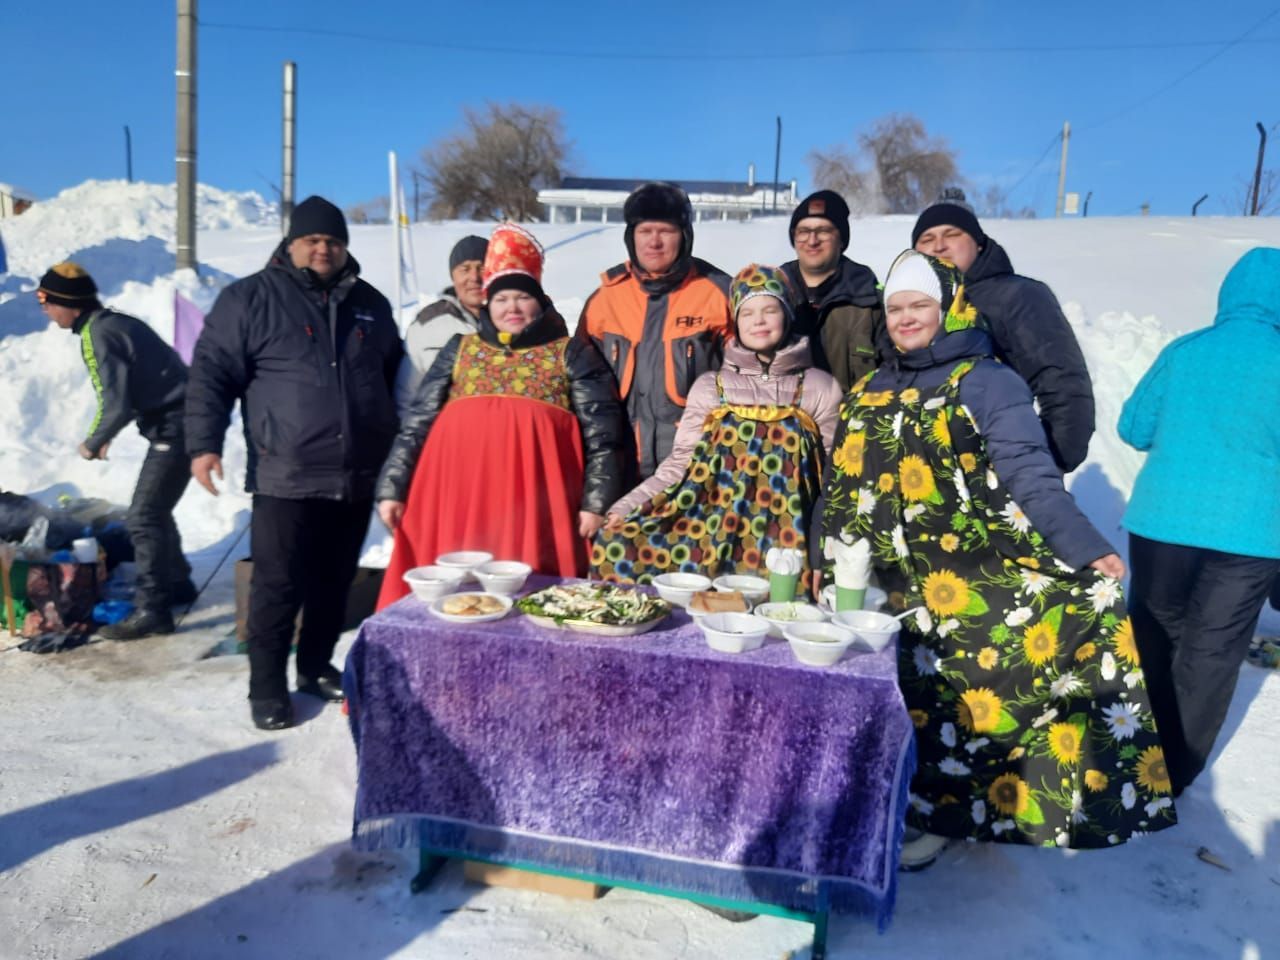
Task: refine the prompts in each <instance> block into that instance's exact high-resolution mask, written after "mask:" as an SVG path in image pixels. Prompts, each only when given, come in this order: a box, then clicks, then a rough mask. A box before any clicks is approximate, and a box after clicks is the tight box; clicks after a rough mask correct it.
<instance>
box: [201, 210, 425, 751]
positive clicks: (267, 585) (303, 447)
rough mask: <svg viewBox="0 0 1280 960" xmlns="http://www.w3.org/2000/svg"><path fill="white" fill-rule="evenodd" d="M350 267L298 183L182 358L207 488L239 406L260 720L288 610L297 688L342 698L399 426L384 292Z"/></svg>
mask: <svg viewBox="0 0 1280 960" xmlns="http://www.w3.org/2000/svg"><path fill="white" fill-rule="evenodd" d="M359 272H360V267H359V265H358V264H357V263H356V261H355V258H354V257H352V256H350V255H349V254H348V252H347V224H346V220H345V219H344V218H343V216H342V211H340V210H339V209H338V208H337V207H335V206H334V205H333V204H331V203H329V202H328V201H327V200H324V199H322V198H320V197H309V198H307V199H306V200H304V201H303V202H302V203H300V204H298V206H297V207H296V208H295V209H294V211H293V217H292V219H291V221H290V226H289V232H288V236H287V237H286V238H285V239H284V240H283V241H282V242H281V244H280V246H279V247H278V248H277V250H276V252H275V253H274V254H273V256H272V257H271V261H270V262H269V263H268V264H267V266H266V268H265V269H264V270H261V271H259V272H258V273H255V274H253V275H252V276H249V277H246V278H244V279H242V280H238V281H236V282H235V283H233V284H231V285H230V286H229V287H227V288H226V289H225V290H223V291H222V293H221V294H220V295H219V296H218V300H217V302H216V303H215V304H214V306H213V310H212V311H211V312H210V314H209V316H208V318H207V319H206V320H205V326H204V331H203V332H202V333H201V335H200V340H199V341H198V342H197V344H196V351H195V356H194V358H193V360H192V364H191V380H190V383H189V385H188V388H187V409H186V428H187V451H188V453H189V454H190V455H191V472H192V475H193V476H194V477H195V478H196V481H197V482H198V483H200V485H201V486H203V487H204V488H205V489H207V490H208V491H209V492H210V493H212V494H214V495H217V492H218V490H217V487H216V486H215V485H214V482H213V477H214V475H216V476H217V477H218V479H221V478H222V443H223V437H224V435H225V433H226V429H227V425H228V423H229V421H230V417H231V410H232V407H233V406H234V405H235V402H236V401H237V400H239V401H240V407H241V414H242V417H243V420H244V430H245V441H246V444H247V446H248V449H249V469H248V475H247V477H246V480H245V487H246V489H247V490H248V491H249V492H250V493H252V494H253V517H252V520H251V527H250V530H251V537H252V543H251V552H252V554H253V576H252V578H251V580H250V585H249V615H248V622H247V628H248V642H249V700H250V706H251V709H252V715H253V721H254V723H255V724H256V725H257V726H258V727H259V728H261V729H264V730H278V729H281V728H284V727H287V726H290V725H291V724H292V723H293V709H292V706H291V704H290V702H289V688H288V681H287V676H286V668H287V666H288V660H289V647H290V644H291V642H292V640H293V635H294V623H295V620H296V618H297V615H298V611H299V609H301V611H302V629H301V632H300V633H299V635H298V656H297V673H298V690H299V692H302V693H308V694H311V695H312V696H316V697H320V698H321V699H324V700H330V701H338V700H341V699H342V682H341V680H342V678H341V674H340V673H339V671H338V670H337V669H336V668H335V667H334V666H333V665H332V663H331V662H330V658H331V657H332V656H333V649H334V646H335V645H336V644H337V641H338V634H339V631H340V628H341V624H342V620H343V613H344V607H345V604H346V597H347V591H348V589H349V588H350V585H351V580H352V578H353V577H354V576H355V571H356V564H357V563H358V561H359V555H360V547H361V545H362V544H363V542H364V536H365V532H366V531H367V529H368V524H369V517H370V514H371V512H372V508H373V487H374V483H375V481H376V480H377V478H378V471H379V470H380V469H381V467H382V461H383V460H384V459H385V457H386V455H387V451H388V450H389V449H390V447H391V441H392V439H393V438H394V437H395V434H396V427H397V419H396V407H395V381H396V371H397V368H398V367H399V365H400V360H401V358H402V356H403V354H404V349H403V346H402V344H401V342H400V336H399V333H398V332H397V330H396V324H395V320H394V319H393V316H392V312H391V305H390V304H389V303H388V302H387V299H386V297H384V296H382V294H380V293H378V291H377V290H375V289H374V288H373V287H371V286H370V285H369V284H368V283H366V282H364V281H363V280H361V279H360V278H359Z"/></svg>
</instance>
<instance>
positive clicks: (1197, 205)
mask: <svg viewBox="0 0 1280 960" xmlns="http://www.w3.org/2000/svg"><path fill="white" fill-rule="evenodd" d="M1208 199H1209V195H1208V194H1207V193H1206V194H1203V195H1202V196H1201V197H1200V199H1199V200H1197V201H1196V202H1195V203H1193V204H1192V205H1191V215H1192V216H1193V217H1194V216H1195V215H1196V210H1197V208H1199V206H1200V204H1202V203H1204V202H1205V201H1206V200H1208Z"/></svg>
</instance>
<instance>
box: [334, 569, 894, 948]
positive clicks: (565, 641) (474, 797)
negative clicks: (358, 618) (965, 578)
mask: <svg viewBox="0 0 1280 960" xmlns="http://www.w3.org/2000/svg"><path fill="white" fill-rule="evenodd" d="M547 582H551V581H549V580H547V579H546V578H534V579H533V580H531V582H530V584H529V587H530V589H537V588H539V587H541V586H543V585H545V584H546V583H547ZM345 685H346V689H347V692H348V697H349V702H350V704H351V720H352V724H351V726H352V733H353V736H354V737H355V742H356V750H357V757H358V788H357V792H356V808H355V823H354V839H355V843H356V844H357V846H359V847H361V848H362V849H376V848H379V847H386V846H407V845H418V844H421V845H422V846H425V847H429V848H434V849H445V850H451V851H455V852H459V853H462V854H470V855H474V856H477V857H482V858H485V859H489V860H496V861H500V862H518V861H522V862H531V863H537V864H541V865H543V866H546V867H551V868H557V869H562V870H568V871H576V872H579V873H586V874H593V875H600V876H607V877H611V878H613V879H615V880H619V881H621V880H630V881H632V882H637V883H644V884H650V885H653V886H660V887H666V888H670V889H675V890H681V891H684V892H686V893H690V894H694V895H696V894H699V893H701V894H709V895H713V896H718V897H725V898H730V899H740V900H757V901H766V902H771V903H775V904H779V905H782V906H786V907H790V908H792V909H796V910H811V911H812V910H816V909H826V908H830V909H833V910H838V911H842V912H849V913H860V914H863V915H867V916H870V917H873V918H874V919H875V920H876V921H877V922H878V923H879V924H880V925H881V926H882V927H883V925H884V924H886V923H887V922H888V919H889V917H890V915H891V913H892V909H893V898H894V893H895V889H896V885H895V880H896V876H897V856H898V850H899V847H900V845H901V823H902V811H903V807H904V804H905V802H906V791H907V784H908V781H909V779H910V775H911V772H912V770H911V768H912V765H913V763H914V749H913V739H912V730H911V722H910V720H909V718H908V716H907V713H906V710H905V708H904V706H903V702H902V698H901V696H900V695H899V692H898V686H897V680H896V670H895V659H894V651H893V649H892V647H890V648H889V649H888V650H886V651H885V652H883V653H879V654H853V655H849V656H846V658H845V659H844V660H843V661H841V662H840V663H839V664H837V665H836V666H834V667H829V668H818V667H808V666H805V665H803V664H800V663H799V662H797V661H796V660H795V658H794V657H793V656H792V654H791V651H790V648H789V647H788V646H787V644H786V643H784V642H780V641H770V642H769V643H767V644H766V645H765V646H764V647H763V648H762V649H760V650H756V651H752V652H749V653H744V654H738V655H732V654H723V653H718V652H716V651H713V650H711V649H710V648H708V647H707V645H706V643H705V642H704V641H703V639H702V634H701V632H700V631H699V630H698V628H697V627H695V626H693V624H692V623H691V621H690V619H689V617H688V615H687V614H685V613H684V612H683V611H677V612H676V613H674V614H673V615H672V617H671V619H670V620H669V621H667V622H666V623H665V624H664V625H663V627H662V628H661V629H657V630H654V631H652V632H650V633H647V634H644V635H641V636H638V637H628V638H618V639H612V638H597V637H592V636H586V635H583V634H577V633H569V632H564V631H551V630H546V629H543V628H540V627H537V626H535V625H533V624H532V623H530V622H529V621H528V619H527V618H525V617H523V616H521V615H520V614H518V613H516V612H513V613H512V614H511V615H509V616H508V617H507V618H505V619H503V620H498V621H493V622H489V623H481V624H466V625H455V624H452V623H447V622H445V621H442V620H440V619H438V618H436V617H434V616H432V615H431V613H430V612H428V610H427V608H426V606H425V605H424V604H422V603H419V602H418V601H416V600H414V599H413V598H407V599H405V600H402V601H400V602H399V603H397V604H395V605H394V606H391V607H389V608H387V609H386V610H384V611H382V612H381V613H379V614H378V615H377V616H375V617H372V618H371V619H369V620H367V621H366V622H365V624H364V626H363V627H362V628H361V630H360V634H359V637H358V638H357V640H356V642H355V645H354V646H353V647H352V650H351V654H350V656H349V658H348V660H347V669H346V677H345Z"/></svg>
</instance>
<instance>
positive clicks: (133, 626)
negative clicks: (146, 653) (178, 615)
mask: <svg viewBox="0 0 1280 960" xmlns="http://www.w3.org/2000/svg"><path fill="white" fill-rule="evenodd" d="M158 633H173V616H172V614H170V613H169V611H168V610H163V611H162V610H135V611H133V613H131V614H129V615H128V616H127V617H125V618H124V619H123V620H121V621H120V622H119V623H111V624H108V625H107V626H105V627H103V628H102V629H101V630H99V631H98V636H100V637H102V638H103V639H104V640H140V639H142V638H143V637H150V636H152V635H154V634H158Z"/></svg>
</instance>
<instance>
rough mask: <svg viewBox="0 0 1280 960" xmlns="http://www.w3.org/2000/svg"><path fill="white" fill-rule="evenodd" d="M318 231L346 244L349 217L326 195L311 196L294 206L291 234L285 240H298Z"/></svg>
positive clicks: (290, 226) (291, 218) (290, 225)
mask: <svg viewBox="0 0 1280 960" xmlns="http://www.w3.org/2000/svg"><path fill="white" fill-rule="evenodd" d="M316 233H322V234H324V235H325V236H326V237H333V238H334V239H335V240H340V241H341V242H342V244H343V246H346V244H347V239H348V238H347V218H346V217H344V216H343V215H342V211H341V210H339V209H338V208H337V207H335V206H334V205H333V204H332V203H330V202H329V201H328V200H326V199H325V198H324V197H317V196H310V197H307V199H305V200H303V201H302V202H301V203H300V204H298V205H297V206H296V207H294V208H293V215H292V216H291V217H289V235H288V236H287V237H285V240H288V241H292V240H297V239H298V238H299V237H309V236H311V235H312V234H316Z"/></svg>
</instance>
